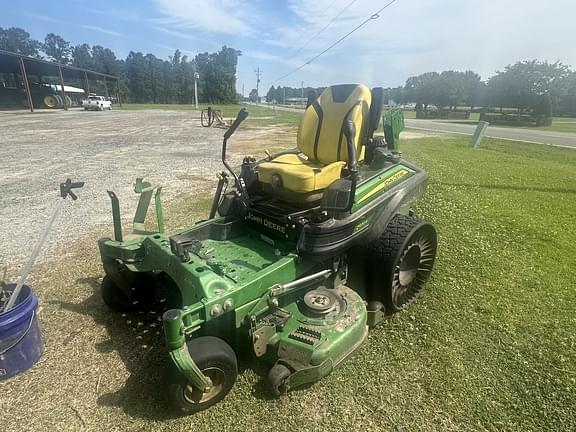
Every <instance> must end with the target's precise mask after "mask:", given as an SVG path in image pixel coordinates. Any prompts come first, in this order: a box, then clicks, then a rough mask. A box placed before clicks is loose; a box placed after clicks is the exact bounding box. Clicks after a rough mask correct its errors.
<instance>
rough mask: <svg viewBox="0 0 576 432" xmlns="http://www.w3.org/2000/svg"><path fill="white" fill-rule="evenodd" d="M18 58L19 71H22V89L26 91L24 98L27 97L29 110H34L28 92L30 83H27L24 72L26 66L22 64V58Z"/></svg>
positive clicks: (30, 95) (26, 76)
mask: <svg viewBox="0 0 576 432" xmlns="http://www.w3.org/2000/svg"><path fill="white" fill-rule="evenodd" d="M19 59H20V71H21V72H22V79H23V80H24V91H25V92H26V98H27V99H28V105H29V108H30V112H34V104H33V103H32V94H31V93H30V84H28V75H27V74H26V66H24V59H23V58H22V57H19Z"/></svg>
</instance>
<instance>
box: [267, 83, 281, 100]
mask: <svg viewBox="0 0 576 432" xmlns="http://www.w3.org/2000/svg"><path fill="white" fill-rule="evenodd" d="M274 101H276V102H278V100H277V99H276V89H275V88H274V86H272V87H270V89H268V93H266V102H268V103H270V102H274Z"/></svg>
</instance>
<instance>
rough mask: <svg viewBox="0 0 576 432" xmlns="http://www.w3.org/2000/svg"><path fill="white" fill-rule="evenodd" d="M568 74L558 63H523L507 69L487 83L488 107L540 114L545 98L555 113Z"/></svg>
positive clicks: (565, 68) (568, 70) (565, 67)
mask: <svg viewBox="0 0 576 432" xmlns="http://www.w3.org/2000/svg"><path fill="white" fill-rule="evenodd" d="M570 72H571V71H570V68H569V67H568V66H566V65H564V64H562V63H560V62H555V63H548V62H547V61H544V62H541V61H538V60H525V61H521V62H517V63H515V64H513V65H508V66H506V67H505V68H504V70H503V71H499V72H497V73H496V75H494V76H493V77H492V78H490V80H489V81H488V85H487V97H488V103H489V104H490V105H491V106H499V107H508V108H517V109H518V110H519V111H521V112H522V111H525V110H534V109H536V108H538V109H539V110H541V109H542V108H541V106H542V103H543V102H542V101H543V96H544V95H548V96H547V97H549V98H550V104H551V107H552V110H553V111H556V107H557V106H558V104H559V101H560V99H561V98H562V95H563V94H565V83H566V79H567V78H568V77H569V75H570ZM544 104H546V102H544Z"/></svg>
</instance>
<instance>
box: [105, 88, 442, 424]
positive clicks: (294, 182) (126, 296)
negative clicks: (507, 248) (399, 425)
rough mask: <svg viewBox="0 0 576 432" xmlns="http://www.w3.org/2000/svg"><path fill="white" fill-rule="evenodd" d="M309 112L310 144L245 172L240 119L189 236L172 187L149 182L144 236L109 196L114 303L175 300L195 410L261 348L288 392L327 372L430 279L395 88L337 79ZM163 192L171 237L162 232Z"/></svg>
mask: <svg viewBox="0 0 576 432" xmlns="http://www.w3.org/2000/svg"><path fill="white" fill-rule="evenodd" d="M311 102H312V103H311V104H310V105H309V106H308V107H307V108H306V110H305V111H304V114H303V116H302V119H301V122H300V126H299V129H298V135H297V145H298V146H297V148H295V149H293V150H288V151H283V152H280V153H278V154H274V155H270V156H268V157H266V158H265V159H263V160H260V161H257V160H256V159H254V158H252V157H245V158H244V160H243V162H242V165H241V168H240V173H239V174H237V173H235V172H234V170H233V169H232V168H231V167H230V165H229V164H228V162H227V160H226V147H227V141H228V139H229V138H230V137H231V136H232V134H233V133H234V131H235V130H236V129H237V128H238V126H239V125H240V123H241V122H242V121H243V120H244V119H245V118H246V117H247V115H248V112H247V111H246V110H245V109H242V110H241V111H240V112H239V114H238V117H237V118H236V120H235V121H234V123H233V124H232V125H231V127H230V128H229V129H228V130H227V131H226V133H225V134H224V141H223V145H222V162H223V164H224V166H225V167H226V169H227V172H226V171H224V172H222V173H220V175H219V182H218V187H217V190H216V194H215V196H214V200H213V204H212V208H211V211H210V216H209V218H208V219H207V220H204V221H201V222H198V223H196V224H195V225H192V226H190V227H189V228H187V229H184V230H182V231H180V232H178V233H176V234H172V235H167V234H165V233H164V222H163V218H162V208H161V205H160V188H159V187H155V186H153V185H151V184H150V183H148V182H144V181H143V180H142V179H138V180H137V182H136V192H137V193H140V201H139V203H138V207H137V210H136V216H135V217H134V233H133V234H132V235H130V236H129V237H126V238H124V237H123V235H122V227H121V220H120V212H119V205H118V199H117V198H116V196H115V194H114V193H113V192H109V195H110V197H111V199H112V209H113V216H114V231H115V238H114V240H112V239H102V240H100V242H99V247H100V253H101V256H102V262H103V266H104V270H105V272H106V276H105V277H104V280H103V282H102V296H103V299H104V301H105V302H106V304H108V305H109V306H110V307H111V308H113V309H116V310H120V311H129V310H134V309H142V308H146V307H153V305H154V302H155V300H158V299H159V298H162V299H163V300H165V301H164V304H165V305H167V306H168V308H169V309H168V310H166V312H165V313H164V315H163V325H164V333H165V339H166V345H167V348H168V351H169V354H170V357H171V360H172V361H171V362H169V363H170V367H169V370H168V373H167V375H166V378H165V380H166V387H167V391H168V397H169V399H170V401H171V402H172V404H173V405H174V406H176V407H177V408H178V409H180V410H181V411H183V412H186V413H193V412H197V411H200V410H203V409H206V408H208V407H210V406H212V405H213V404H215V403H217V402H218V401H220V400H222V399H223V398H224V397H225V396H226V394H227V393H228V392H229V391H230V389H231V388H232V386H233V384H234V382H235V380H236V376H237V374H238V368H237V354H236V352H237V351H238V349H239V348H240V347H241V346H246V345H247V343H248V344H249V345H250V349H251V351H253V353H254V355H255V356H256V357H258V358H261V359H263V360H266V361H268V362H269V363H270V364H272V367H271V369H270V372H269V374H268V381H269V385H270V388H271V391H272V392H273V393H274V394H275V395H276V396H279V395H281V394H283V393H285V392H287V391H288V390H291V389H293V388H296V387H299V386H303V385H306V384H310V383H313V382H315V381H317V380H319V379H321V378H322V377H325V376H326V375H328V374H330V373H331V372H332V370H333V369H334V368H335V367H336V366H338V364H340V362H342V361H343V360H344V359H346V358H347V357H348V356H349V355H350V354H352V353H353V352H354V350H356V348H358V347H359V345H360V344H361V343H362V342H363V340H364V339H365V337H366V334H367V332H368V328H369V327H373V326H375V325H376V324H377V323H379V322H380V321H381V320H383V319H384V317H385V316H386V315H388V314H392V313H394V312H396V311H398V310H400V309H401V308H402V307H403V306H404V305H406V304H407V303H409V302H410V301H411V300H412V299H414V297H415V296H416V295H417V294H418V293H419V292H420V291H421V290H422V288H423V287H424V285H425V284H426V282H427V281H428V278H429V277H430V273H431V271H432V267H433V264H434V259H435V256H436V245H437V240H436V231H435V229H434V227H433V226H432V225H431V224H429V223H427V222H424V221H422V220H420V219H418V218H416V217H415V216H413V215H412V212H411V210H410V205H411V204H412V203H413V202H414V200H416V199H417V198H418V197H419V196H420V195H422V193H423V192H424V190H425V187H426V179H427V175H426V173H425V172H424V171H423V170H422V169H420V168H418V167H417V166H415V165H413V164H411V163H409V162H407V161H405V160H403V159H402V158H401V157H400V153H399V152H398V138H399V133H400V130H401V129H402V128H403V124H404V123H403V119H404V118H403V113H402V112H401V111H396V112H392V113H388V114H387V115H386V116H385V117H384V121H383V123H384V136H375V135H374V132H375V131H376V130H377V129H378V126H379V124H380V118H381V115H382V104H383V91H382V89H381V88H375V89H373V90H372V91H370V89H369V88H367V87H366V86H364V85H356V84H354V85H337V86H333V87H329V88H327V89H326V90H325V91H324V92H322V94H321V95H320V96H319V97H318V98H317V99H316V100H314V101H311ZM228 186H230V187H228ZM154 191H156V192H155V204H156V216H157V222H158V229H157V230H156V231H154V232H148V231H146V229H145V226H144V222H145V218H146V212H147V209H148V206H149V204H150V201H151V198H152V195H153V194H154ZM232 347H234V349H233V348H232Z"/></svg>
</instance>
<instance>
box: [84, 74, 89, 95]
mask: <svg viewBox="0 0 576 432" xmlns="http://www.w3.org/2000/svg"><path fill="white" fill-rule="evenodd" d="M84 91H85V92H86V98H88V96H90V81H88V74H87V73H86V72H84Z"/></svg>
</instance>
